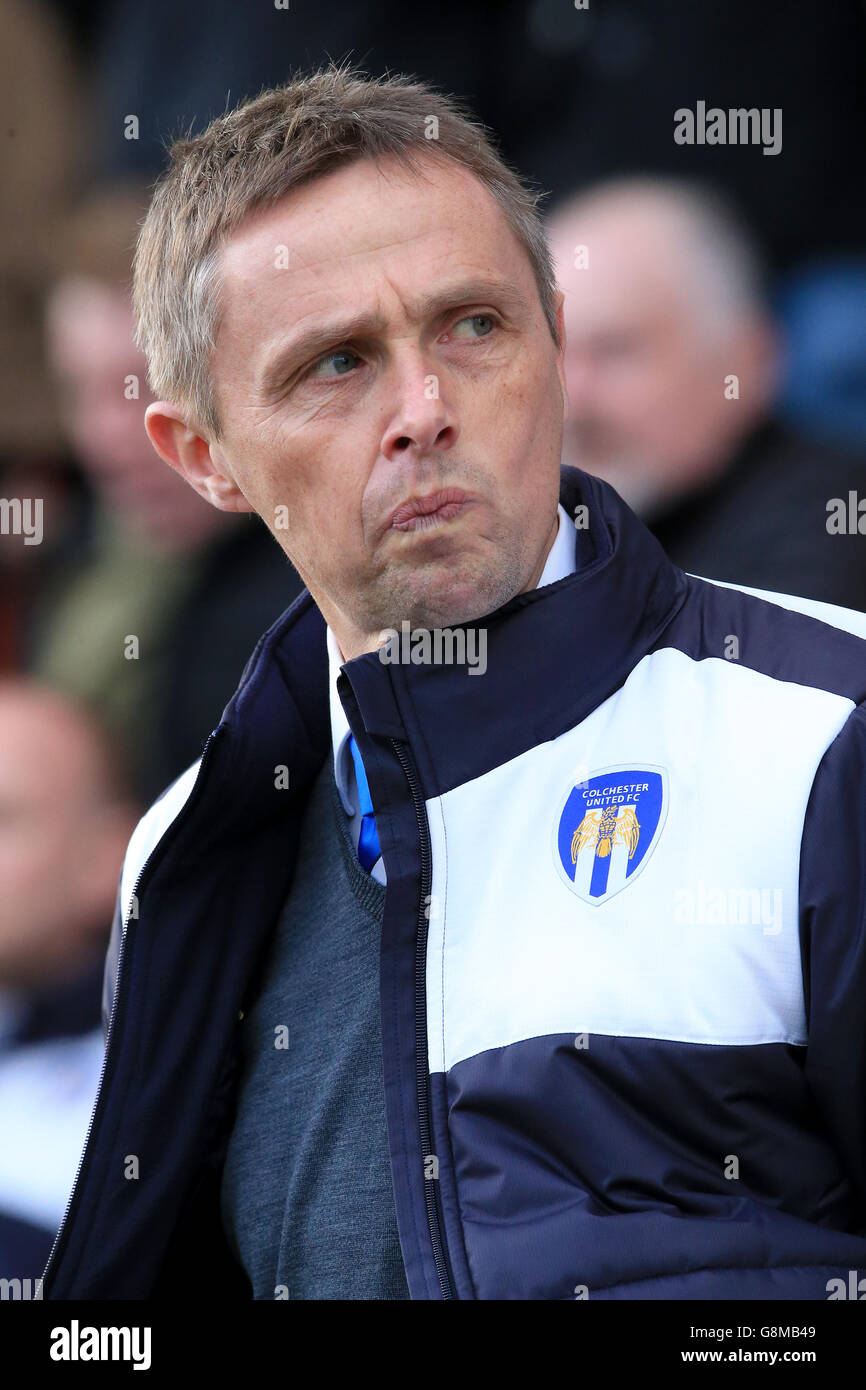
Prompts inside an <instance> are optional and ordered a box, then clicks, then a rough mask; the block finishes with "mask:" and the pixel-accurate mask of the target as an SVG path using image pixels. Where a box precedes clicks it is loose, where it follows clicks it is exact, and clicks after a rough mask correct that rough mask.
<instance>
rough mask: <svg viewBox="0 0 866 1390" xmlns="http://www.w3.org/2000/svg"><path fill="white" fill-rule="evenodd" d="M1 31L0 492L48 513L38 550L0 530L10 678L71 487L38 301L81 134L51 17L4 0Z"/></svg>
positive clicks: (3, 667) (3, 633) (5, 660)
mask: <svg viewBox="0 0 866 1390" xmlns="http://www.w3.org/2000/svg"><path fill="white" fill-rule="evenodd" d="M0 34H2V43H0V142H2V168H3V197H2V199H0V495H2V496H3V497H4V498H19V499H21V498H33V497H40V498H41V499H42V501H43V503H44V507H45V524H44V531H45V535H44V538H43V541H42V542H41V543H40V544H39V545H38V546H29V545H28V546H26V547H24V546H23V545H22V543H21V538H20V537H19V536H13V535H9V534H2V535H0V672H7V671H12V670H16V669H17V668H18V665H19V663H20V653H21V646H22V627H23V624H24V622H25V614H26V609H27V605H28V602H29V599H30V595H31V593H32V591H33V590H34V588H35V587H36V586H37V585H38V581H39V575H40V572H41V568H42V563H43V560H44V558H45V556H46V554H47V553H48V552H49V551H50V549H51V545H52V542H53V537H54V530H55V521H56V519H57V517H58V515H59V513H60V511H61V510H62V508H63V506H64V504H65V498H66V496H67V490H68V489H67V475H66V473H65V471H64V458H63V448H62V436H61V431H60V420H59V415H58V411H57V408H56V404H55V400H54V395H53V392H52V390H51V388H50V384H49V377H48V369H47V364H46V361H45V352H44V342H43V328H42V320H43V297H44V294H45V290H46V287H47V285H48V282H49V278H50V271H51V256H52V251H53V248H54V245H55V235H56V229H57V223H58V220H59V218H60V216H61V214H62V211H63V209H64V207H65V206H66V205H67V204H68V202H69V200H70V199H71V198H72V197H73V196H75V194H76V193H77V191H78V187H79V182H80V177H81V167H82V164H83V158H84V149H85V146H86V139H87V131H86V125H85V106H84V101H83V92H82V89H81V83H80V77H79V73H78V71H77V62H76V57H75V54H74V52H73V51H72V49H71V48H70V46H69V43H68V41H67V39H66V37H65V35H64V31H63V28H62V27H61V25H60V24H59V23H58V20H57V18H56V17H55V16H54V15H53V14H52V13H51V11H50V10H49V9H47V8H46V7H45V6H44V5H43V4H41V3H37V2H36V0H0Z"/></svg>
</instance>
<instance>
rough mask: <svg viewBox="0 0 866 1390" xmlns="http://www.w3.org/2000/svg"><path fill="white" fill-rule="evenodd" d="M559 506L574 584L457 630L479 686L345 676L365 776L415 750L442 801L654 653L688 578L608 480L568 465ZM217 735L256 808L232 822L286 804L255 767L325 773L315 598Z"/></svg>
mask: <svg viewBox="0 0 866 1390" xmlns="http://www.w3.org/2000/svg"><path fill="white" fill-rule="evenodd" d="M560 503H561V505H562V507H563V508H564V510H565V511H566V513H567V514H568V516H569V517H570V518H572V519H576V521H577V523H578V524H577V525H574V526H572V528H571V535H570V537H569V541H570V544H572V545H573V560H574V571H573V573H570V574H567V575H565V576H564V577H562V578H560V579H558V580H556V581H555V582H554V583H552V584H545V585H544V586H539V587H538V588H536V589H533V590H530V591H529V592H527V593H523V594H517V595H515V596H514V597H513V598H512V599H510V600H509V601H508V602H507V603H505V604H503V605H502V606H501V607H500V608H498V609H495V610H494V611H493V612H491V613H490V614H487V615H486V616H484V617H483V618H481V619H476V620H474V621H473V622H472V623H466V624H455V625H454V626H453V628H452V631H454V630H456V629H457V628H459V627H465V628H466V629H467V630H468V629H470V628H476V629H478V632H477V633H476V634H475V636H476V639H477V640H479V641H480V637H481V630H482V629H483V630H484V634H485V640H486V672H485V674H484V675H481V674H477V673H475V674H473V673H472V670H471V667H469V666H468V665H466V664H463V665H456V664H455V665H448V664H438V665H437V664H432V663H428V664H423V665H412V664H402V663H397V662H395V663H391V664H384V663H383V662H382V661H381V659H380V653H379V652H365V653H363V655H361V656H358V657H355V658H353V659H352V660H351V661H348V662H345V663H343V665H342V666H341V668H340V676H339V677H338V691H339V693H340V697H341V700H343V701H344V706H345V708H346V713H347V716H348V722H349V723H350V725H351V728H352V731H353V732H354V733H355V735H356V738H358V742H359V748H360V750H361V754H362V756H363V757H364V759H365V763H366V761H367V759H366V753H365V746H364V744H365V740H366V738H367V737H372V738H374V739H375V738H382V739H389V738H396V739H400V740H404V741H408V742H410V743H411V744H412V745H413V749H414V751H415V754H416V762H417V765H418V769H419V773H420V776H421V781H422V784H423V790H424V794H425V796H428V797H429V796H434V795H440V794H442V793H443V792H445V791H447V790H449V789H450V788H451V787H453V786H457V785H459V784H460V783H461V782H464V781H466V780H468V779H469V778H470V777H474V776H478V775H480V774H481V773H483V772H484V771H486V770H487V769H488V768H489V767H491V766H495V765H497V764H499V763H502V762H504V761H506V760H507V759H509V758H512V757H516V756H518V754H519V753H521V752H524V751H526V749H528V748H530V747H532V746H534V745H535V744H536V743H538V742H540V741H542V740H545V739H550V738H555V737H557V736H558V735H559V734H560V733H562V732H564V731H565V730H566V729H568V728H571V727H572V726H573V725H574V724H576V723H578V722H579V721H580V720H582V719H584V718H586V716H587V715H588V714H590V713H591V712H592V710H593V709H595V708H596V707H597V706H598V705H599V704H601V703H602V702H603V701H604V700H605V699H607V698H608V696H610V695H611V694H612V693H613V692H614V691H615V690H617V689H618V688H619V686H620V685H621V684H622V683H623V681H624V680H625V679H626V677H627V676H628V674H629V672H630V671H631V670H632V668H633V667H634V666H635V665H636V664H637V662H638V661H639V660H640V659H641V657H643V656H644V655H645V654H646V652H647V651H649V650H650V648H651V647H652V645H653V644H654V642H655V641H656V639H657V638H658V636H659V634H660V633H661V631H662V630H663V628H664V627H665V626H666V625H667V624H668V623H669V622H670V620H671V619H672V617H673V616H674V614H675V613H676V611H677V610H678V609H679V607H680V606H681V604H682V603H683V601H684V599H685V596H686V587H687V582H688V581H687V579H686V576H685V575H684V573H683V571H682V570H680V569H678V568H677V567H676V566H675V565H673V564H672V563H671V562H670V561H669V560H668V559H667V557H666V555H665V554H664V551H663V550H662V548H661V546H660V545H659V543H658V541H656V539H655V538H654V536H653V535H652V534H651V533H650V532H649V531H648V529H647V528H646V527H645V526H644V524H643V523H642V522H641V521H640V520H639V519H638V518H637V517H636V516H635V515H634V513H633V512H632V511H631V510H630V508H629V507H628V506H626V504H625V503H624V502H623V501H622V499H621V498H620V497H619V496H618V494H617V493H616V492H614V490H613V488H611V487H610V486H609V485H608V484H607V483H604V482H602V481H601V479H598V478H595V477H593V476H592V475H590V474H587V473H584V472H582V471H581V470H579V469H576V468H572V467H569V466H565V465H563V467H562V468H561V470H560ZM578 509H581V510H580V511H579V510H578ZM479 649H480V648H476V650H479ZM222 723H223V724H224V725H226V726H227V728H228V731H229V732H230V733H231V734H232V735H233V738H232V742H233V743H234V755H233V757H232V759H231V762H232V765H233V766H234V767H236V768H237V775H236V776H234V777H232V779H231V780H232V783H233V786H232V792H233V794H234V793H235V791H236V789H237V796H238V797H239V798H240V799H241V800H242V801H244V802H247V801H248V805H247V806H246V807H243V806H239V805H238V804H237V801H236V804H235V811H236V812H237V811H241V812H242V811H243V810H244V809H246V810H248V812H249V814H250V816H251V817H252V819H253V820H255V819H258V817H259V816H261V815H263V814H264V815H268V814H272V813H273V812H274V809H275V807H276V805H277V804H278V803H279V800H280V797H281V796H282V795H284V793H280V792H279V791H277V792H276V793H274V806H273V807H272V806H271V805H270V801H271V797H270V794H268V793H264V794H263V791H262V786H263V781H262V780H260V779H259V778H257V777H256V778H251V777H250V776H249V769H250V767H251V766H252V765H253V764H255V765H256V766H258V767H261V768H268V769H272V768H273V767H274V766H275V765H277V764H281V763H285V762H286V759H287V756H289V755H290V756H291V760H292V765H291V768H290V776H291V779H292V785H293V787H294V789H296V790H297V789H298V788H299V787H300V786H302V785H304V784H305V783H307V782H309V781H312V779H313V777H314V776H315V775H316V773H317V772H318V771H319V769H320V768H321V765H322V763H323V761H324V759H325V758H326V757H327V756H328V753H329V750H330V748H331V727H330V701H329V669H328V651H327V642H326V624H325V620H324V618H323V617H322V615H321V613H320V612H319V610H318V608H317V607H316V605H315V603H314V601H313V599H312V597H311V595H310V594H309V591H308V590H306V589H305V590H304V591H303V592H302V593H301V594H300V595H299V597H298V598H297V599H296V600H295V602H294V603H293V604H292V605H291V607H290V608H288V609H287V610H286V612H285V613H283V614H282V615H281V617H280V618H278V619H277V621H276V622H275V623H274V624H273V625H272V626H271V627H270V628H269V629H268V631H267V632H266V633H264V634H263V635H262V637H261V638H260V639H259V642H258V644H257V646H256V649H255V651H254V652H253V654H252V656H251V657H250V660H249V661H248V663H247V666H246V668H245V670H244V673H243V676H242V678H241V683H240V685H239V687H238V689H237V691H236V692H235V695H234V696H233V698H232V700H231V701H230V702H229V704H228V705H227V706H226V709H225V711H224V714H223V720H222ZM367 746H368V747H369V744H367ZM273 780H274V779H273V773H272V772H271V774H270V781H271V782H273ZM251 783H255V788H254V787H253V786H252V785H251Z"/></svg>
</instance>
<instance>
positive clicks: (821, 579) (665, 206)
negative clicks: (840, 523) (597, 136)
mask: <svg viewBox="0 0 866 1390" xmlns="http://www.w3.org/2000/svg"><path fill="white" fill-rule="evenodd" d="M550 232H551V242H552V248H553V253H554V257H555V260H556V265H557V273H558V275H559V280H560V284H561V285H562V286H563V288H564V290H565V323H566V335H567V347H566V354H565V371H566V379H567V382H568V393H569V402H570V418H569V420H568V422H567V423H566V427H565V435H564V445H563V457H564V462H566V463H570V464H573V465H575V466H577V467H580V468H583V469H585V470H586V471H587V472H590V473H594V474H596V475H597V476H598V477H601V478H604V479H605V480H606V481H608V482H610V483H612V485H613V486H614V487H615V488H616V489H617V491H618V492H619V493H620V494H621V496H622V497H623V498H624V499H625V500H626V501H627V502H628V503H629V504H630V505H631V506H632V507H633V508H634V510H635V511H637V512H638V514H639V515H640V516H641V517H642V518H643V519H644V520H645V522H646V523H647V525H648V526H649V527H650V529H651V530H652V531H653V532H654V534H655V535H656V537H657V538H658V540H659V541H660V542H661V543H662V545H663V546H664V547H665V549H666V551H667V553H668V555H669V556H670V558H671V559H672V560H673V561H674V563H675V564H677V565H680V566H681V567H682V568H683V569H686V570H689V571H691V572H692V573H698V574H702V575H706V576H708V577H710V578H713V579H721V580H725V581H729V582H739V583H742V584H747V585H750V586H752V587H755V588H761V589H771V590H777V591H785V592H788V593H792V594H797V595H801V596H803V597H806V598H813V599H820V600H824V601H826V602H830V603H836V604H842V605H844V606H846V607H851V608H860V609H862V608H866V549H864V546H863V541H862V538H861V537H860V536H859V535H858V534H856V533H855V534H848V533H847V531H846V533H845V534H836V533H835V531H832V530H828V519H829V513H828V507H829V505H830V502H831V499H836V498H839V499H845V502H846V505H847V499H848V495H849V492H850V491H854V492H855V493H857V494H858V495H860V496H864V497H866V460H864V459H863V458H862V457H860V456H858V455H856V454H854V453H848V452H844V451H841V450H837V449H834V448H833V447H832V446H830V445H828V444H826V443H818V442H815V441H809V440H807V439H805V438H803V437H799V436H796V435H794V434H793V433H792V432H791V431H790V430H789V429H787V428H786V427H785V426H783V425H782V424H781V423H780V421H779V420H778V418H777V417H776V414H775V411H774V403H775V398H776V393H777V387H778V381H779V377H780V369H781V346H780V340H779V334H778V332H777V330H776V328H775V326H774V323H773V321H772V317H771V314H770V311H769V309H768V306H767V302H766V299H765V296H764V289H763V273H762V266H761V260H760V256H759V254H758V252H757V250H756V247H755V245H754V243H753V241H752V239H751V237H750V236H749V234H748V232H747V231H746V229H745V227H744V226H743V225H742V224H741V223H740V221H739V219H738V217H737V216H736V214H735V213H734V211H733V210H732V208H731V207H730V206H729V205H728V204H727V203H726V201H725V200H724V199H722V198H721V197H720V196H719V195H717V194H715V193H714V192H713V191H711V190H709V189H708V188H705V187H702V186H700V185H696V184H688V183H683V182H677V181H674V180H662V179H652V178H638V177H635V178H624V179H617V180H609V181H607V182H605V183H602V184H600V185H594V186H593V187H591V188H589V189H586V190H584V191H583V192H581V193H578V194H577V195H576V196H574V197H573V198H571V199H568V200H566V201H565V202H563V203H560V204H558V205H557V206H556V207H555V208H554V209H553V212H552V215H551V218H550Z"/></svg>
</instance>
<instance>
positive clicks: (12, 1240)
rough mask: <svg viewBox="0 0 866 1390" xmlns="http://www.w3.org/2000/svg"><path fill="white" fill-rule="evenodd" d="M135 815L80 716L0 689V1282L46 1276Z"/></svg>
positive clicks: (94, 1043) (101, 742)
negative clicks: (115, 905)
mask: <svg viewBox="0 0 866 1390" xmlns="http://www.w3.org/2000/svg"><path fill="white" fill-rule="evenodd" d="M140 811H141V808H140V806H139V805H138V804H137V803H136V802H135V801H134V800H133V799H132V797H131V796H130V794H129V790H128V786H127V784H126V779H125V776H124V771H123V766H122V764H121V763H120V761H119V760H118V758H117V755H116V750H115V749H114V748H113V747H112V745H111V742H110V741H109V740H108V739H106V737H105V734H104V731H103V729H102V728H101V726H100V725H99V724H98V722H97V721H96V720H95V719H94V718H93V717H92V715H91V714H90V713H89V712H88V711H86V710H85V709H83V708H81V707H78V706H76V705H74V704H72V703H71V702H70V701H69V700H67V699H65V698H64V697H63V696H61V695H59V694H58V693H57V692H56V691H52V690H50V689H49V688H47V687H44V686H41V685H39V684H38V683H35V682H33V681H30V680H26V679H21V678H11V679H6V680H3V681H0V1133H2V1135H3V1142H2V1144H0V1276H2V1277H6V1278H28V1277H30V1278H33V1277H38V1276H39V1274H40V1273H41V1271H42V1269H43V1267H44V1265H45V1261H46V1260H47V1258H48V1252H49V1250H50V1248H51V1242H52V1240H53V1238H54V1234H55V1231H56V1229H57V1227H58V1226H59V1224H60V1220H61V1218H62V1216H63V1211H64V1209H65V1206H66V1199H67V1197H68V1195H69V1190H70V1188H71V1186H72V1181H73V1178H74V1176H75V1170H76V1167H77V1164H78V1159H79V1156H80V1153H81V1149H82V1146H83V1144H84V1137H85V1133H86V1130H87V1124H88V1120H89V1118H90V1112H91V1107H92V1105H93V1100H94V1097H95V1095H96V1089H97V1084H98V1081H99V1073H100V1068H101V1065H102V1057H103V1035H102V1028H101V1026H100V1007H101V998H102V978H103V967H104V959H105V949H106V945H107V940H108V930H109V926H110V923H111V917H112V912H113V909H114V900H115V894H116V891H117V881H118V875H119V872H120V865H121V862H122V860H123V854H124V850H125V848H126V844H127V841H128V839H129V836H130V833H131V831H132V828H133V827H134V825H135V821H136V818H137V816H138V815H139V814H140Z"/></svg>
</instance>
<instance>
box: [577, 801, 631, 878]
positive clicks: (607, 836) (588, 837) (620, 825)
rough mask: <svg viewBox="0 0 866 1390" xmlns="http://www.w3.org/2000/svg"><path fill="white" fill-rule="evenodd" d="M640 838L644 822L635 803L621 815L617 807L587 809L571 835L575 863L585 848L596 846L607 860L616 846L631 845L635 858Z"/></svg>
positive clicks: (599, 855)
mask: <svg viewBox="0 0 866 1390" xmlns="http://www.w3.org/2000/svg"><path fill="white" fill-rule="evenodd" d="M639 838H640V823H639V821H638V818H637V815H636V814H635V810H634V807H633V806H626V807H624V808H623V812H622V815H621V816H619V817H617V808H616V806H608V807H607V809H606V810H604V811H587V813H586V815H585V816H584V818H583V820H582V821H581V822H580V825H579V826H578V827H577V829H576V830H575V832H574V834H573V836H572V837H571V862H572V864H576V863H577V856H578V855H579V853H580V851H581V850H582V849H588V848H590V847H592V848H594V849H595V852H596V854H597V855H598V857H599V859H606V858H607V856H608V855H609V854H610V852H611V850H612V848H613V846H614V845H628V857H629V859H633V858H634V852H635V850H636V849H637V842H638V840H639Z"/></svg>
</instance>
